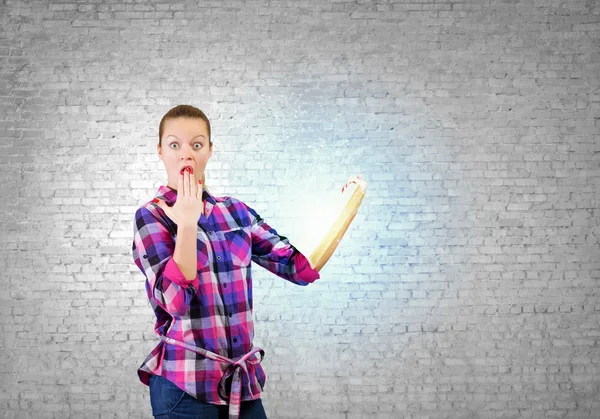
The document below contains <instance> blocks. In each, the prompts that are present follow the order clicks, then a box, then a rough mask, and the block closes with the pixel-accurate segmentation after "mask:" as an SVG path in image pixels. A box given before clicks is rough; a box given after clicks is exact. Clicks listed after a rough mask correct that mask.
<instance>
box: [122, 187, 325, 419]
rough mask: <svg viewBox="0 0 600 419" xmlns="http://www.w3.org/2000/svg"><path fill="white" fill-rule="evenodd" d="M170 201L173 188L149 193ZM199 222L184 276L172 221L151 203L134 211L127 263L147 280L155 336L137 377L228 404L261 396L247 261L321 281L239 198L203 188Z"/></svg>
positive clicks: (297, 278)
mask: <svg viewBox="0 0 600 419" xmlns="http://www.w3.org/2000/svg"><path fill="white" fill-rule="evenodd" d="M155 196H156V197H157V198H160V199H162V200H163V201H165V202H166V203H167V205H169V206H172V205H173V204H174V203H175V201H176V199H177V191H175V190H173V189H171V188H170V187H168V186H163V185H161V186H160V187H159V189H158V191H157V193H156V195H155ZM202 199H203V201H204V205H205V207H204V208H205V214H202V215H201V216H200V219H199V220H198V233H197V234H198V240H197V249H198V250H197V253H198V262H197V276H196V278H194V280H192V281H188V280H186V279H185V276H184V275H183V274H182V273H181V271H180V270H179V268H178V267H177V264H176V263H175V262H174V261H173V253H174V250H175V242H176V240H177V225H176V224H175V223H173V222H172V221H171V220H170V219H169V218H168V217H167V216H166V215H165V213H164V211H163V210H162V209H161V208H160V207H158V205H156V204H154V203H153V202H152V201H150V202H147V203H146V204H144V205H142V206H141V207H140V208H138V210H137V211H136V213H135V224H134V238H133V245H132V251H133V260H134V262H135V264H136V265H137V266H138V268H139V269H140V270H141V271H142V273H143V274H144V276H145V277H146V293H147V295H148V299H149V301H150V305H151V306H152V309H153V310H154V314H155V315H156V324H155V326H154V331H155V333H156V334H157V336H158V337H159V338H160V339H161V340H160V341H159V342H158V345H157V346H156V347H155V348H154V349H153V350H152V352H151V353H150V354H149V355H148V356H147V357H146V359H145V360H144V362H143V363H142V365H141V366H140V368H139V369H138V375H139V378H140V380H141V381H142V383H144V384H146V385H149V378H150V375H151V374H155V375H161V376H163V377H165V378H166V379H168V380H170V381H171V382H173V383H174V384H175V385H177V386H178V387H179V388H181V389H182V390H183V391H185V392H186V393H188V394H190V395H192V396H193V397H195V398H197V399H198V400H201V401H204V402H207V403H212V404H217V405H227V404H229V405H230V414H231V417H235V416H237V414H238V412H239V403H240V401H247V400H254V399H257V398H259V397H260V392H261V391H262V390H263V388H264V385H265V373H264V371H263V369H262V367H261V365H260V363H259V362H260V361H261V360H262V355H264V352H263V351H262V349H261V348H256V347H254V346H253V344H252V339H253V337H254V327H253V323H252V275H251V270H250V267H251V263H250V262H251V261H254V262H255V263H256V264H258V265H260V266H262V267H263V268H265V269H267V270H269V271H270V272H272V273H274V274H276V275H277V276H280V277H281V278H284V279H286V280H288V281H290V282H293V283H295V284H298V285H308V284H310V283H312V282H314V281H315V280H317V279H319V278H320V275H319V273H318V272H317V271H316V270H314V269H312V268H311V267H310V264H309V263H308V260H307V259H306V257H305V256H304V255H303V254H302V253H301V252H300V251H299V250H298V249H296V248H295V247H294V246H293V245H292V244H290V242H289V241H288V239H287V238H286V237H284V236H281V235H279V234H278V233H277V231H275V230H274V229H273V228H272V227H270V226H269V225H268V224H267V223H266V222H265V221H264V220H263V219H262V218H261V217H260V216H259V215H258V214H257V213H256V212H255V211H254V210H253V209H252V208H250V207H248V206H247V205H246V204H245V203H243V202H242V201H240V200H238V199H235V198H232V197H228V196H224V197H215V196H213V195H212V194H210V193H209V192H208V191H206V189H203V195H202ZM258 352H260V353H261V357H260V358H259V357H258V356H257V353H258Z"/></svg>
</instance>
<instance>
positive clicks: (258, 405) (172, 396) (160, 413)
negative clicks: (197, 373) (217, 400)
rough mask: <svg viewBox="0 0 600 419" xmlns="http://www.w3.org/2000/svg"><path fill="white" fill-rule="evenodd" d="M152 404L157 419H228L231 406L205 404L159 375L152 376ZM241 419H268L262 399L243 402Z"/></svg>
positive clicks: (153, 413)
mask: <svg viewBox="0 0 600 419" xmlns="http://www.w3.org/2000/svg"><path fill="white" fill-rule="evenodd" d="M150 404H151V405H152V415H153V416H154V417H155V418H156V419H227V417H228V413H229V406H227V405H224V406H219V405H214V404H210V403H204V402H201V401H200V400H198V399H196V398H195V397H192V396H191V395H189V394H188V393H186V392H185V391H183V390H182V389H180V388H179V387H177V386H176V385H175V384H173V383H172V382H170V381H169V380H167V379H166V378H164V377H161V376H159V375H151V376H150ZM240 419H267V415H266V413H265V409H264V408H263V405H262V401H261V400H260V399H256V400H251V401H247V402H241V404H240Z"/></svg>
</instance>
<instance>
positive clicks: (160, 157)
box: [156, 144, 162, 160]
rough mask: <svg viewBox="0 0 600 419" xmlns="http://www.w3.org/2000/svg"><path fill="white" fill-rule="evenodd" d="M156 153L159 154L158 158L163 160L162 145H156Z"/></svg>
mask: <svg viewBox="0 0 600 419" xmlns="http://www.w3.org/2000/svg"><path fill="white" fill-rule="evenodd" d="M156 152H157V153H158V158H159V159H161V160H162V152H161V148H160V145H158V144H156Z"/></svg>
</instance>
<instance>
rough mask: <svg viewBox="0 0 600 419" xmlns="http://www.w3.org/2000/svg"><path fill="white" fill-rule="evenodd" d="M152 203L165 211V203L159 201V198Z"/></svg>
mask: <svg viewBox="0 0 600 419" xmlns="http://www.w3.org/2000/svg"><path fill="white" fill-rule="evenodd" d="M152 202H154V203H155V204H156V205H158V206H159V207H160V208H162V209H165V207H164V204H165V203H164V202H163V201H161V200H160V199H158V198H154V199H153V200H152Z"/></svg>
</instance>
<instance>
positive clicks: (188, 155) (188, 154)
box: [180, 145, 192, 161]
mask: <svg viewBox="0 0 600 419" xmlns="http://www.w3.org/2000/svg"><path fill="white" fill-rule="evenodd" d="M180 155H181V160H182V161H185V160H191V159H192V150H191V148H190V146H189V145H186V146H183V147H182V148H181V153H180Z"/></svg>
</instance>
